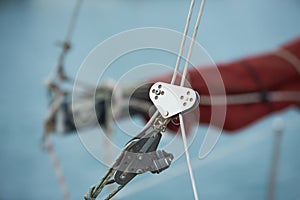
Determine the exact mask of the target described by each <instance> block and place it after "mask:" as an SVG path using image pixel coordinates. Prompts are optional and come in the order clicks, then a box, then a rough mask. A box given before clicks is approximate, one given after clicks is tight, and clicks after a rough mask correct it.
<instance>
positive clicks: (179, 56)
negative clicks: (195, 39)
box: [171, 0, 195, 84]
mask: <svg viewBox="0 0 300 200" xmlns="http://www.w3.org/2000/svg"><path fill="white" fill-rule="evenodd" d="M194 4H195V0H192V1H191V3H190V8H189V12H188V16H187V19H186V23H185V27H184V31H183V35H182V39H181V44H180V49H179V52H178V56H177V60H176V65H175V68H174V72H173V76H172V80H171V84H174V83H175V81H176V77H177V72H178V69H179V64H180V61H181V58H182V53H183V49H184V44H185V41H186V37H187V33H188V30H189V27H190V22H191V16H192V13H193V8H194Z"/></svg>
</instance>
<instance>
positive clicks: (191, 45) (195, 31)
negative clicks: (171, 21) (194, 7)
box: [180, 0, 205, 86]
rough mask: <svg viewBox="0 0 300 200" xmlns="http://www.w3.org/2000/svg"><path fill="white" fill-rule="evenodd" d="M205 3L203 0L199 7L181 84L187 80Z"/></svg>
mask: <svg viewBox="0 0 300 200" xmlns="http://www.w3.org/2000/svg"><path fill="white" fill-rule="evenodd" d="M204 5H205V0H202V1H201V5H200V9H199V12H198V17H197V21H196V24H195V28H194V32H193V36H192V40H191V43H190V47H189V50H188V54H187V57H186V61H185V65H184V68H183V73H182V77H181V82H180V86H183V85H184V82H185V78H186V73H187V68H188V65H189V61H190V57H191V55H192V51H193V47H194V44H195V39H196V37H197V33H198V29H199V25H200V21H201V16H202V13H203V9H204Z"/></svg>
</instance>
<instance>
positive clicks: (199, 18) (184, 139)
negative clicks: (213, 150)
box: [171, 0, 205, 200]
mask: <svg viewBox="0 0 300 200" xmlns="http://www.w3.org/2000/svg"><path fill="white" fill-rule="evenodd" d="M204 5H205V0H202V1H201V4H200V8H199V11H198V17H197V21H196V24H195V27H194V32H193V35H192V39H191V43H190V46H189V49H188V54H187V57H186V62H185V65H184V68H183V73H182V76H181V82H180V86H183V85H184V82H185V79H186V74H187V68H188V65H189V60H190V57H191V55H192V51H193V47H194V43H195V39H196V37H197V33H198V29H199V25H200V21H201V16H202V13H203V9H204ZM193 7H194V0H192V1H191V5H190V10H189V13H188V17H187V22H186V25H185V30H184V34H183V37H182V42H181V47H180V50H179V54H178V57H177V62H176V66H175V69H174V73H173V77H172V80H171V84H174V82H175V80H176V75H177V71H178V68H179V63H180V60H181V57H182V52H183V48H184V44H185V41H186V37H187V32H188V28H189V25H190V20H191V15H192V12H193ZM179 121H180V128H181V134H182V141H183V145H184V151H185V156H186V162H187V166H188V170H189V174H190V180H191V184H192V189H193V194H194V199H195V200H198V192H197V187H196V183H195V178H194V175H193V170H192V165H191V161H190V155H189V151H188V146H187V139H186V133H185V128H184V120H183V117H182V114H181V113H180V114H179Z"/></svg>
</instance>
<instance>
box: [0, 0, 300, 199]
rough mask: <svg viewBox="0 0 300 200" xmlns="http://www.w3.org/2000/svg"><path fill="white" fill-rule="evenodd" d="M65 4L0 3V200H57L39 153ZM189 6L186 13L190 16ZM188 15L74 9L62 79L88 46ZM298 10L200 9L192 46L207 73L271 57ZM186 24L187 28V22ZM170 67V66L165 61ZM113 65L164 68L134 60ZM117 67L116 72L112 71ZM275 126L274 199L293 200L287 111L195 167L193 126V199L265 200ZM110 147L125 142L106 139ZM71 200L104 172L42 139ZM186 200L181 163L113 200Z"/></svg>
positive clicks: (177, 4) (293, 31)
mask: <svg viewBox="0 0 300 200" xmlns="http://www.w3.org/2000/svg"><path fill="white" fill-rule="evenodd" d="M75 3H76V1H75V0H65V1H60V0H51V1H50V0H49V1H46V0H44V1H41V0H1V1H0V27H1V31H0V58H1V73H0V76H1V78H0V82H1V84H0V88H1V91H2V95H1V102H0V103H1V104H0V109H1V114H0V119H1V120H0V130H1V133H0V158H1V164H0V199H8V200H10V199H24V200H26V199H49V200H52V199H62V195H61V191H60V188H59V185H58V183H57V181H56V177H55V173H54V170H53V168H52V164H51V160H50V158H49V155H48V154H47V153H46V152H44V151H42V150H41V148H40V141H41V137H42V132H43V120H44V118H45V115H46V113H47V109H48V106H47V99H46V91H45V88H44V85H43V81H44V79H45V77H46V76H48V74H49V72H50V71H51V70H52V69H53V67H54V66H55V65H56V64H57V58H58V55H59V53H60V51H61V49H60V48H58V47H56V46H55V43H56V41H61V40H63V39H64V37H65V34H66V31H67V26H68V24H69V21H70V18H71V14H72V10H73V8H74V6H75ZM199 3H200V2H198V3H197V4H196V7H199ZM188 7H189V2H188V1H183V0H172V1H171V0H162V1H158V0H152V1H149V0H139V1H137V0H109V1H108V0H97V1H96V0H83V4H82V7H81V10H80V14H79V16H78V21H77V23H76V27H75V29H74V34H73V35H72V49H71V51H70V53H69V54H68V57H67V59H66V65H65V67H66V70H67V73H68V74H69V75H70V76H75V75H76V72H77V70H78V68H79V66H80V64H81V63H82V62H83V60H84V58H85V57H86V56H87V55H88V53H89V52H90V51H91V50H92V48H94V47H95V46H96V45H97V44H98V43H100V42H101V41H104V40H105V39H106V38H108V37H110V36H112V35H114V34H117V33H119V32H122V31H125V30H128V29H132V28H140V27H163V28H169V29H174V30H176V31H179V32H182V31H183V29H184V25H185V20H186V15H187V11H188ZM299 20H300V2H299V1H298V0H288V1H279V0H252V1H240V0H207V4H206V7H205V11H204V15H203V21H202V22H201V26H200V30H199V32H200V33H199V37H198V39H197V41H198V42H200V43H201V44H202V45H203V46H204V47H205V48H206V50H207V51H208V52H209V53H210V55H211V56H212V58H213V59H214V61H215V62H216V63H218V62H225V61H232V60H234V59H238V58H241V57H243V56H246V55H249V54H258V53H262V52H265V51H269V50H273V49H275V48H276V47H278V46H279V45H280V44H282V43H284V42H286V41H288V40H291V39H293V38H295V37H297V36H299V35H300V26H299ZM194 21H195V20H194ZM168 59H169V60H168V62H170V63H168V64H169V65H170V66H171V65H172V63H173V64H174V63H175V60H170V58H169V57H168ZM123 62H124V63H121V64H122V65H124V66H126V67H128V69H130V66H131V65H137V64H142V63H144V62H145V63H148V62H157V63H164V62H165V60H164V57H163V56H160V57H159V56H155V57H153V56H149V55H148V56H147V55H146V56H144V57H139V58H137V59H136V60H134V61H133V60H131V59H127V61H126V59H125V60H124V61H123ZM119 63H120V62H119ZM278 116H279V117H282V119H283V120H284V122H285V130H284V133H283V136H282V146H281V154H280V160H279V163H280V164H279V170H278V177H277V186H276V197H277V198H276V199H299V198H300V191H299V183H300V172H299V169H300V158H299V149H298V143H299V141H300V135H299V131H300V123H299V122H300V120H299V119H300V113H299V111H298V110H297V109H296V108H293V107H291V108H289V109H286V110H284V111H282V112H280V113H274V114H272V115H271V116H268V117H266V118H264V119H263V120H261V121H259V122H258V123H256V124H254V125H252V126H250V127H247V128H246V129H243V130H241V131H240V132H238V133H236V134H233V135H232V134H226V133H224V134H222V135H221V138H220V140H219V142H218V143H217V145H216V148H215V149H214V151H213V152H212V153H211V154H210V155H209V157H207V158H206V159H204V160H199V159H198V151H199V147H200V144H201V141H202V140H203V137H204V134H201V133H204V132H205V130H206V129H207V127H205V126H200V128H199V129H198V133H199V134H197V136H196V138H195V140H194V141H193V144H192V145H191V148H190V149H191V150H190V152H191V157H192V165H193V169H194V173H195V176H196V182H197V184H198V190H199V197H200V199H232V200H235V199H236V200H237V199H265V197H266V193H267V187H268V178H269V173H270V165H271V154H272V143H273V140H274V132H273V131H272V123H273V121H274V119H275V118H276V117H278ZM115 135H116V136H114V137H116V140H120V142H121V143H124V144H125V142H126V141H125V140H123V139H121V138H120V137H118V136H117V135H118V133H116V134H115ZM52 139H53V143H54V146H55V149H56V151H57V155H58V157H59V158H60V163H61V166H62V170H63V173H64V177H65V180H66V184H67V185H68V187H69V191H70V194H71V199H82V197H83V195H84V194H86V192H87V190H88V188H89V187H90V185H92V184H94V183H96V182H97V181H99V180H100V178H101V177H102V175H103V173H104V171H105V170H106V168H105V167H104V166H103V165H101V163H99V162H98V161H97V160H96V159H94V158H93V156H91V155H90V154H89V153H88V152H87V151H86V150H85V148H84V146H83V145H82V144H81V142H80V139H79V137H78V136H77V135H76V134H73V135H69V136H66V137H59V136H56V135H53V136H52ZM154 198H156V199H166V198H168V199H192V189H191V186H190V182H189V177H188V172H187V168H186V165H185V159H184V158H183V159H180V160H178V162H176V163H174V165H172V167H171V168H170V169H169V170H168V171H165V172H164V173H162V174H161V175H156V176H152V175H149V174H145V175H142V176H140V177H138V178H136V179H135V180H133V181H132V182H131V183H130V184H129V185H128V186H127V187H126V188H125V189H124V191H122V192H120V194H119V195H118V196H117V199H154Z"/></svg>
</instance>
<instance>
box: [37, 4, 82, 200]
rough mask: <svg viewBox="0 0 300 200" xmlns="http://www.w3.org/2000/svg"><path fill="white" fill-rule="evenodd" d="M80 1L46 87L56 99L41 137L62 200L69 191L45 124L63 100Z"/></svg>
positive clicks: (67, 199) (68, 194)
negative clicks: (69, 53) (66, 65)
mask: <svg viewBox="0 0 300 200" xmlns="http://www.w3.org/2000/svg"><path fill="white" fill-rule="evenodd" d="M82 1H83V0H77V1H76V4H75V7H74V9H73V12H72V17H71V21H70V24H69V26H68V30H67V34H66V37H65V40H64V42H63V43H62V44H61V46H62V51H61V53H60V55H59V57H58V65H57V67H56V69H55V72H54V74H53V75H54V77H51V78H50V83H49V84H48V85H47V86H48V91H49V93H50V92H54V93H55V94H56V95H57V96H56V99H54V101H53V102H52V103H51V105H50V111H49V113H48V115H47V118H46V125H45V127H44V135H43V137H44V138H43V140H44V144H45V148H46V150H47V152H48V153H49V155H50V157H51V161H52V165H53V168H54V171H55V175H56V178H57V180H58V183H59V187H60V189H61V191H62V193H63V199H64V200H69V199H70V192H69V189H68V187H67V184H66V183H65V179H64V176H63V172H62V169H61V166H60V162H59V159H58V157H57V155H56V153H55V150H54V145H53V142H52V140H51V138H50V136H49V132H50V129H49V127H47V122H50V121H51V119H52V118H53V117H54V115H55V113H56V111H57V109H58V107H59V105H60V102H61V101H62V98H63V91H61V88H60V85H59V84H60V81H63V80H67V79H68V78H67V76H66V75H65V73H64V59H65V56H66V53H67V52H68V51H69V49H70V47H71V46H70V40H71V36H72V34H73V32H74V28H75V24H76V21H77V19H78V15H79V11H80V8H81V5H82ZM52 78H54V79H56V80H57V81H58V83H57V84H58V85H56V84H55V83H53V79H52ZM57 78H58V79H57ZM51 79H52V80H51ZM53 87H54V88H55V90H53Z"/></svg>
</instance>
